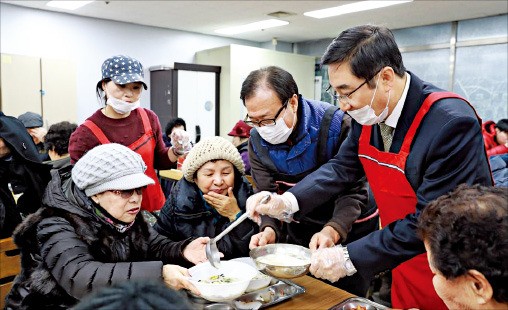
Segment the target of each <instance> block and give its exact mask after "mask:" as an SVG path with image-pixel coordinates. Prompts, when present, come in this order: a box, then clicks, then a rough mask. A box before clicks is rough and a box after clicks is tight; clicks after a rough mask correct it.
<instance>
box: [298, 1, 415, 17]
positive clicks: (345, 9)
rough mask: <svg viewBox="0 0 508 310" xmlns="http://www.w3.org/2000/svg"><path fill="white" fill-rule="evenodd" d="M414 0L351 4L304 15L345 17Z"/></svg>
mask: <svg viewBox="0 0 508 310" xmlns="http://www.w3.org/2000/svg"><path fill="white" fill-rule="evenodd" d="M412 1H413V0H402V1H377V0H374V1H360V2H354V3H350V4H344V5H339V6H336V7H333V8H329V9H322V10H316V11H310V12H305V13H303V15H305V16H309V17H314V18H325V17H331V16H337V15H343V14H348V13H354V12H360V11H367V10H372V9H379V8H384V7H386V6H390V5H396V4H402V3H406V2H412Z"/></svg>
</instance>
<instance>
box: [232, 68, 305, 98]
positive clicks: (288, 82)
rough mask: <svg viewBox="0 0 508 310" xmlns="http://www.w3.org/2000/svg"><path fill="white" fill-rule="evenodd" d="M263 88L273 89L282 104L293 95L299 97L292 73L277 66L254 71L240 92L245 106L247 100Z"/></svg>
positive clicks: (244, 82)
mask: <svg viewBox="0 0 508 310" xmlns="http://www.w3.org/2000/svg"><path fill="white" fill-rule="evenodd" d="M262 86H266V87H268V88H270V89H272V90H273V91H274V92H275V93H276V94H277V97H278V98H279V99H280V101H281V102H282V104H284V103H285V102H286V101H287V100H288V99H290V98H291V97H292V96H293V95H295V94H296V95H298V86H297V85H296V82H295V80H294V79H293V76H292V75H291V73H289V72H287V71H286V70H284V69H282V68H279V67H276V66H269V67H264V68H261V69H258V70H254V71H252V72H251V73H250V74H249V75H248V76H247V78H246V79H245V81H243V83H242V90H241V91H240V99H242V101H243V104H244V105H245V99H247V98H249V97H251V96H253V95H254V92H255V91H256V90H257V89H258V88H260V87H262Z"/></svg>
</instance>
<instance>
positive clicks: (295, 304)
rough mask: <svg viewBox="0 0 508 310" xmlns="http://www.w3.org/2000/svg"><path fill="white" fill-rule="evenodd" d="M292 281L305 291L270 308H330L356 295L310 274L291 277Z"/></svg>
mask: <svg viewBox="0 0 508 310" xmlns="http://www.w3.org/2000/svg"><path fill="white" fill-rule="evenodd" d="M291 281H292V282H294V283H296V284H298V285H300V286H303V287H304V288H305V293H303V294H301V295H298V296H295V297H293V298H290V299H288V300H286V301H283V302H281V303H280V304H276V305H273V306H271V307H269V308H268V309H270V310H271V309H329V308H331V307H332V306H335V305H336V304H338V303H340V302H341V301H343V300H344V299H346V298H349V297H355V295H353V294H350V293H348V292H346V291H343V290H341V289H339V288H336V287H334V286H331V285H329V284H327V283H325V282H323V281H319V280H317V279H314V278H312V277H310V276H303V277H299V278H295V279H291Z"/></svg>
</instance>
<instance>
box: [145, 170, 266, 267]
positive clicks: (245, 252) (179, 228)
mask: <svg viewBox="0 0 508 310" xmlns="http://www.w3.org/2000/svg"><path fill="white" fill-rule="evenodd" d="M252 193H253V192H252V187H251V185H250V183H249V181H247V179H245V178H243V177H241V176H240V174H239V173H235V186H234V188H233V194H234V195H235V197H236V200H237V203H238V207H239V208H240V210H241V211H243V212H245V203H246V201H247V198H248V197H249V196H250V195H252ZM230 224H231V222H230V221H229V219H228V218H226V217H224V216H222V215H220V214H219V213H218V212H217V211H216V210H215V209H213V207H211V206H209V205H208V204H206V203H205V200H204V198H203V195H202V193H201V191H200V190H199V188H198V186H197V185H196V184H195V183H191V182H189V181H187V180H186V179H185V178H182V179H181V180H179V181H178V182H177V183H176V184H175V186H174V188H173V190H172V191H171V195H170V196H169V197H168V199H167V200H166V203H165V204H164V207H162V209H161V212H160V215H159V219H158V220H157V223H156V224H155V225H154V228H155V230H156V231H158V232H159V233H160V234H162V235H165V236H167V237H169V238H170V239H171V240H174V241H179V240H185V239H187V238H189V237H210V238H213V237H215V236H217V235H218V234H220V233H221V232H222V231H223V230H224V229H226V227H228V226H229V225H230ZM258 232H259V228H258V225H257V224H256V223H254V222H253V221H251V220H248V219H247V220H245V221H243V222H242V223H240V224H239V225H238V226H237V227H235V228H234V229H233V230H231V231H230V232H229V233H228V234H226V235H225V236H224V237H222V239H220V240H219V241H218V242H217V247H218V248H219V251H220V252H222V253H224V259H231V258H236V257H242V256H249V242H250V237H251V236H252V235H254V234H256V233H258Z"/></svg>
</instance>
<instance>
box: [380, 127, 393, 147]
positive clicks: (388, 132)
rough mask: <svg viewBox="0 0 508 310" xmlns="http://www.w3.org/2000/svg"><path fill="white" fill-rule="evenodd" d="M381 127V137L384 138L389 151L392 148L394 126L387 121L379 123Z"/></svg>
mask: <svg viewBox="0 0 508 310" xmlns="http://www.w3.org/2000/svg"><path fill="white" fill-rule="evenodd" d="M379 128H380V129H381V137H382V138H383V144H384V147H385V152H388V151H389V150H390V146H391V145H392V133H393V128H392V127H390V126H388V125H386V124H385V123H379Z"/></svg>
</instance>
